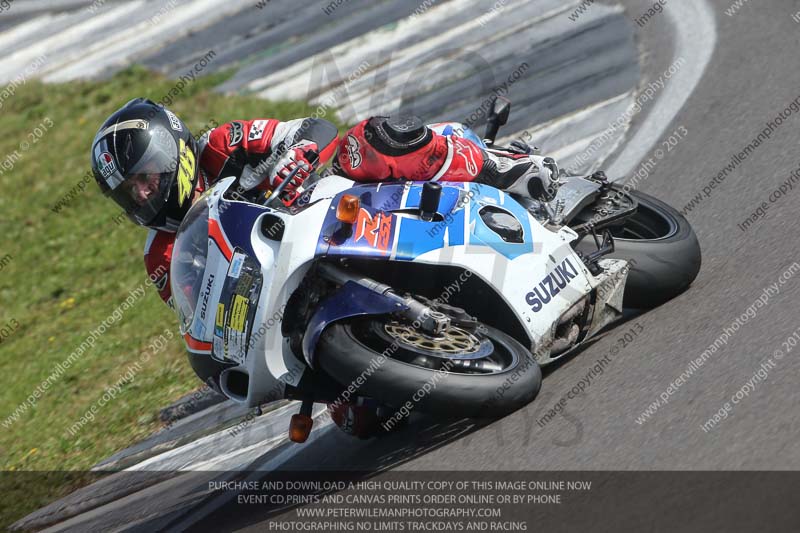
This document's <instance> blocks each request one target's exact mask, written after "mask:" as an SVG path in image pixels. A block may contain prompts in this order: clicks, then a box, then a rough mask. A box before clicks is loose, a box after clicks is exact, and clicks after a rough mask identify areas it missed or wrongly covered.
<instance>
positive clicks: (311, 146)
mask: <svg viewBox="0 0 800 533" xmlns="http://www.w3.org/2000/svg"><path fill="white" fill-rule="evenodd" d="M318 158H319V151H318V148H317V145H316V143H314V142H311V141H301V142H299V143H297V144H295V145H293V146H292V147H291V148H289V149H288V150H286V153H285V154H283V156H282V157H281V158H280V159H279V160H278V162H277V163H276V164H275V166H274V167H273V171H272V174H270V176H269V185H270V187H271V188H272V189H273V190H274V189H276V188H277V187H278V186H280V184H281V183H283V181H284V180H285V179H286V178H287V176H289V174H291V173H292V171H293V170H294V169H296V168H297V167H298V166H299V167H300V170H299V171H298V172H297V174H295V175H294V177H293V178H292V182H291V183H289V185H287V186H286V188H285V189H284V190H283V197H282V200H283V202H284V203H285V204H286V205H291V203H292V202H294V200H295V199H296V198H297V197H298V196H299V195H300V190H299V189H300V186H301V185H303V182H304V181H305V180H306V179H307V178H308V176H309V175H310V174H311V172H313V171H314V163H316V161H317V159H318Z"/></svg>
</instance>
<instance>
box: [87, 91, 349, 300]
mask: <svg viewBox="0 0 800 533" xmlns="http://www.w3.org/2000/svg"><path fill="white" fill-rule="evenodd" d="M338 139H339V134H338V131H337V129H336V126H334V125H333V124H331V123H330V122H328V121H326V120H322V119H315V118H306V119H297V120H291V121H288V122H281V121H279V120H274V119H254V120H235V121H232V122H228V123H226V124H223V125H221V126H218V127H216V128H214V129H212V130H211V131H209V132H207V133H206V134H204V135H203V136H202V137H200V139H199V140H197V141H196V140H195V139H194V137H192V134H191V133H190V132H189V128H188V127H187V126H186V124H184V123H183V121H182V120H181V119H179V118H178V117H177V116H176V115H175V114H174V113H173V112H172V111H170V110H169V109H166V108H164V107H161V106H159V105H157V104H156V103H154V102H152V101H150V100H146V99H144V98H137V99H134V100H131V101H130V102H128V103H127V104H125V105H124V106H122V108H120V109H119V110H117V111H116V112H115V113H114V114H112V115H111V116H110V117H109V118H108V119H107V120H106V121H105V122H104V123H103V125H102V126H101V127H100V130H99V131H98V133H97V135H96V136H95V139H94V142H93V143H92V170H93V172H94V176H95V179H96V180H97V183H98V184H99V185H100V189H101V190H102V191H103V193H105V195H106V196H110V197H111V199H113V200H114V201H115V202H116V203H117V204H119V205H120V207H122V209H123V210H124V211H125V213H126V214H127V215H128V217H129V218H130V219H131V220H132V221H133V222H134V223H135V224H138V225H140V226H145V227H148V228H150V233H149V235H148V237H147V242H146V244H145V248H144V261H145V266H146V268H147V271H148V273H149V274H152V273H154V272H168V271H169V268H168V267H169V263H170V259H171V256H172V245H173V243H174V241H175V232H176V231H177V229H178V226H179V225H180V222H181V220H182V219H183V217H184V216H185V215H186V213H187V212H188V211H189V207H191V205H192V203H193V202H194V200H195V199H196V198H197V197H198V196H199V195H200V193H202V192H203V191H205V190H206V189H208V188H209V187H211V185H213V184H214V183H216V182H217V181H218V180H219V179H221V178H224V177H228V176H237V177H239V185H240V186H241V187H242V190H243V191H247V190H251V189H260V190H264V191H269V190H272V189H273V188H275V187H277V186H278V185H280V184H281V183H282V182H283V179H284V178H285V177H286V176H287V175H288V174H289V173H290V172H291V171H292V170H294V169H295V167H296V166H298V165H299V166H300V167H301V170H300V171H298V173H297V175H296V176H295V177H294V178H293V179H292V183H290V184H289V185H288V186H287V187H286V190H285V192H284V199H285V201H286V202H287V203H291V202H292V201H293V200H294V199H295V197H296V195H297V187H298V186H299V185H300V184H302V182H303V180H304V179H305V178H306V177H308V175H309V173H310V171H311V170H312V168H313V166H314V164H316V165H322V164H325V163H326V162H327V161H328V160H330V159H331V158H332V157H333V155H334V153H335V151H336V147H337V141H338ZM167 276H168V274H163V276H161V278H159V279H158V281H157V282H156V286H157V288H158V290H159V294H160V296H161V298H162V299H163V300H164V301H165V302H167V303H171V294H170V286H169V282H168V277H167Z"/></svg>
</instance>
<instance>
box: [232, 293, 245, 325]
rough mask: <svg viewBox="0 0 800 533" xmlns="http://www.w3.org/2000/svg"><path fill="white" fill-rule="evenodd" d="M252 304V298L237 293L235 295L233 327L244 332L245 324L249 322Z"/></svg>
mask: <svg viewBox="0 0 800 533" xmlns="http://www.w3.org/2000/svg"><path fill="white" fill-rule="evenodd" d="M249 306H250V300H249V299H247V298H245V297H244V296H240V295H238V294H237V295H236V296H234V297H233V305H232V306H231V329H235V330H236V331H240V332H244V325H245V322H247V310H248V308H249Z"/></svg>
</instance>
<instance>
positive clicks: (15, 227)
mask: <svg viewBox="0 0 800 533" xmlns="http://www.w3.org/2000/svg"><path fill="white" fill-rule="evenodd" d="M224 77H225V74H218V75H211V76H207V77H202V78H198V79H197V80H196V81H195V82H193V83H192V84H190V85H189V86H188V87H187V88H185V90H184V91H183V94H182V95H181V96H179V97H178V98H177V99H176V101H175V102H174V103H173V104H172V105H171V106H170V108H171V109H172V110H173V111H175V113H177V114H178V115H179V116H180V117H181V118H183V120H184V121H185V122H186V123H187V125H188V126H189V128H190V129H191V130H192V131H193V132H195V133H197V132H199V131H200V130H203V129H208V128H209V127H212V126H213V125H214V124H215V123H218V124H222V123H224V122H227V121H229V120H234V119H249V118H257V117H269V118H279V119H284V120H285V119H290V118H297V117H302V116H308V115H310V114H311V113H312V108H311V107H309V106H307V105H305V104H302V103H297V102H268V101H264V100H260V99H256V98H252V97H239V96H233V97H232V96H225V95H221V94H217V93H214V92H213V91H212V90H211V88H212V87H214V86H215V85H217V84H218V83H220V82H221V81H222V80H223V79H224ZM174 83H175V82H174V81H173V80H169V79H166V78H164V77H162V76H160V75H156V74H154V73H152V72H150V71H147V70H145V69H142V68H139V67H132V68H129V69H127V70H125V71H123V72H120V73H118V74H117V75H115V76H114V77H113V78H110V79H108V80H106V81H100V82H94V81H93V82H71V83H66V84H49V85H45V84H42V83H39V82H33V81H30V82H28V83H26V84H25V85H24V86H21V87H19V88H18V89H17V92H16V94H15V95H13V96H12V97H11V98H9V99H8V100H6V101H5V102H3V107H2V111H1V112H2V133H3V134H2V136H0V172H2V174H0V185H2V191H3V193H2V196H0V224H1V225H2V228H3V231H2V237H1V239H2V245H1V247H0V301H1V302H2V303H3V305H2V308H1V309H0V354H2V356H1V357H0V371H1V372H2V376H3V379H2V383H3V386H2V387H0V461H2V469H3V470H4V472H2V473H0V476H3V477H5V478H6V480H5V481H10V482H11V484H12V485H13V483H14V481H13V476H14V475H13V472H14V471H27V470H37V471H67V470H69V471H85V470H87V469H89V468H90V467H91V466H92V465H94V464H95V463H97V462H98V461H99V460H101V459H103V458H104V457H106V456H108V455H110V454H112V453H114V452H115V451H118V450H120V449H121V448H124V447H126V446H128V445H130V444H131V443H133V442H135V441H137V440H139V439H141V438H143V437H145V436H147V435H149V434H150V433H152V432H153V431H154V430H156V429H157V428H158V427H159V422H158V416H157V415H158V411H159V409H160V408H161V407H163V406H165V405H166V404H168V403H169V402H171V401H173V400H175V399H176V398H178V397H180V396H181V395H183V394H185V393H187V392H188V391H190V390H192V389H193V388H195V387H197V386H198V385H199V381H198V380H197V378H196V377H195V376H194V374H193V372H192V370H191V368H190V367H189V365H188V363H187V362H186V360H185V357H184V350H183V344H182V341H180V339H179V336H178V332H177V321H176V318H175V316H174V315H173V314H172V312H171V311H170V310H169V309H168V308H167V307H166V306H165V305H164V304H163V303H162V302H161V300H160V299H159V298H158V295H157V294H156V292H155V289H154V288H153V287H148V288H147V289H146V291H145V292H144V295H143V296H142V297H140V298H137V299H136V300H135V302H134V303H133V304H131V305H130V306H129V308H127V309H125V310H124V312H123V313H122V316H121V318H120V319H119V320H115V321H114V322H113V324H111V325H110V326H108V327H107V328H106V330H105V332H104V333H103V334H102V335H101V336H99V338H97V340H96V342H95V343H94V346H92V347H89V348H87V349H85V350H83V351H82V352H83V353H82V354H81V355H80V357H78V358H73V360H72V361H71V362H70V363H71V364H69V365H68V368H66V369H64V362H65V361H67V360H68V358H69V357H70V354H72V353H73V352H75V350H76V349H78V348H79V346H80V345H81V343H82V342H84V341H85V340H86V338H87V337H88V336H89V335H90V332H91V331H92V330H96V329H97V328H98V327H99V326H100V325H101V323H102V322H103V320H104V319H107V317H109V316H110V315H112V314H113V313H114V312H115V310H117V309H119V308H120V306H121V305H122V304H123V302H124V301H125V300H126V298H128V296H129V294H130V292H131V291H134V290H136V289H137V288H138V287H140V286H142V284H143V283H144V282H145V271H144V265H143V261H142V247H143V243H144V239H145V236H146V233H147V232H146V230H145V229H142V228H137V227H135V226H134V225H133V224H131V223H130V222H128V221H127V219H124V218H123V219H122V220H119V217H118V215H119V211H118V209H117V208H116V205H115V204H114V203H113V202H111V201H109V200H106V199H104V198H103V196H102V194H101V193H100V191H99V189H98V187H97V186H96V185H95V184H94V179H93V178H91V179H87V176H88V175H87V172H88V171H90V161H89V152H90V148H91V142H92V139H93V137H94V134H95V132H96V130H97V128H98V127H99V125H100V124H101V123H102V122H103V120H105V118H106V117H107V116H108V115H110V114H111V113H112V112H113V111H114V110H116V109H117V108H119V107H120V106H121V105H122V104H124V103H125V102H127V101H128V100H129V99H131V98H135V97H137V96H145V97H148V98H151V99H152V100H155V101H160V100H161V99H162V98H163V97H164V96H165V95H167V94H169V92H170V90H171V89H173V86H174ZM81 184H83V186H81ZM65 199H66V200H67V201H63V200H65ZM59 201H62V202H61V205H62V207H61V208H60V209H57V210H56V209H54V206H56V205H57V204H58V203H59ZM160 336H164V338H166V340H167V343H166V347H165V348H162V349H160V350H158V351H157V353H153V351H154V349H153V348H152V347H151V346H152V343H153V342H154V341H155V340H156V339H158V338H159V337H160ZM148 353H151V354H152V356H151V357H149V358H147V361H145V358H146V357H145V356H146V355H147V354H148ZM59 364H61V368H62V370H63V372H62V373H60V377H59V378H58V379H56V380H51V381H53V382H52V383H49V384H48V386H47V388H46V390H40V394H39V397H38V398H34V401H33V402H28V400H29V398H31V397H32V396H31V395H32V394H34V391H35V390H36V389H37V386H40V385H41V384H43V382H45V381H46V380H47V379H48V376H50V375H51V374H52V373H53V372H54V371H56V369H57V368H59V367H58V365H59ZM136 365H138V369H137V367H136ZM131 368H134V370H136V371H135V373H134V375H133V376H132V377H131V379H124V378H125V376H126V375H127V376H130V370H131ZM121 379H122V385H121V386H120V387H119V388H118V393H117V394H116V396H115V397H114V398H113V399H111V400H110V401H108V402H103V403H104V405H102V406H98V404H99V403H101V402H102V399H103V397H104V394H106V391H107V389H108V388H109V387H112V386H113V385H115V384H119V383H120V380H121ZM31 404H32V405H31ZM25 405H27V407H24V408H22V410H21V411H20V408H21V406H25ZM93 406H94V409H95V411H96V412H95V413H93V414H92V416H93V420H90V421H88V422H87V423H86V424H84V425H82V426H81V427H80V429H79V430H78V431H77V432H76V433H75V434H74V435H73V434H71V433H70V431H69V428H70V427H74V426H73V424H75V423H76V422H78V421H79V420H80V419H81V417H84V420H88V419H87V418H86V415H87V413H88V412H90V411H91V410H92V408H93ZM15 414H16V416H14V415H15ZM42 479H44V477H42ZM53 479H63V480H69V482H68V483H67V482H63V483H47V484H41V485H40V486H38V485H37V486H36V487H28V488H26V489H25V490H15V491H14V493H15V494H16V495H17V496H18V497H15V498H13V501H11V498H3V500H4V503H3V504H2V505H0V526H7V525H8V524H9V523H10V522H12V521H13V520H16V519H18V518H20V517H21V516H24V515H25V514H27V513H29V512H31V511H33V510H34V509H36V508H38V507H40V506H41V505H44V504H46V503H48V502H49V501H51V500H53V499H54V498H56V497H58V496H61V495H63V494H64V493H66V492H68V491H69V490H71V489H73V488H75V486H76V484H80V479H81V478H80V476H73V475H70V476H53ZM4 484H5V483H4ZM6 486H7V487H8V485H6ZM7 495H9V494H8V493H7Z"/></svg>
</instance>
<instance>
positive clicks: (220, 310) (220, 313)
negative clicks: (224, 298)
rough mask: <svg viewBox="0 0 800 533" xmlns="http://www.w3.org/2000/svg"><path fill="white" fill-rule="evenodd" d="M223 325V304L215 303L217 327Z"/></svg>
mask: <svg viewBox="0 0 800 533" xmlns="http://www.w3.org/2000/svg"><path fill="white" fill-rule="evenodd" d="M224 325H225V305H223V304H217V327H218V328H221V327H222V326H224Z"/></svg>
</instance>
